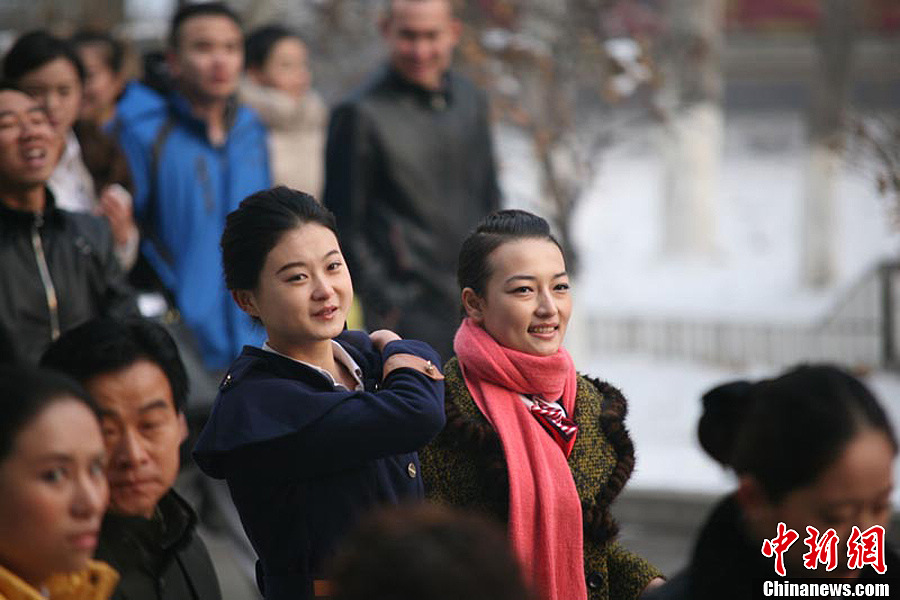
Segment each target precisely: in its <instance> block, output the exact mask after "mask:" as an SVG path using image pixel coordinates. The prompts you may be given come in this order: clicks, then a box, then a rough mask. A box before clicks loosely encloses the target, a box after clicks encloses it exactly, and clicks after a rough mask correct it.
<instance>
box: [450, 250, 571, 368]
mask: <svg viewBox="0 0 900 600" xmlns="http://www.w3.org/2000/svg"><path fill="white" fill-rule="evenodd" d="M488 264H489V265H490V277H489V278H488V280H487V283H486V285H485V289H484V294H483V295H482V296H479V295H478V294H476V293H475V291H474V290H472V289H471V288H466V289H464V290H463V306H464V307H465V309H466V313H467V314H468V316H469V317H471V318H472V319H473V320H474V321H475V322H476V323H478V324H479V325H480V326H481V327H483V328H484V329H485V330H486V331H487V332H488V333H489V334H490V335H491V337H493V338H494V339H495V340H497V342H499V343H500V344H501V345H503V346H506V347H507V348H512V349H513V350H518V351H519V352H525V353H526V354H536V355H539V356H549V355H552V354H555V353H556V352H557V351H558V350H559V348H560V346H562V343H563V338H564V337H565V334H566V326H567V325H568V323H569V316H570V315H571V313H572V298H571V296H570V294H569V276H568V274H567V273H566V263H565V259H564V258H563V255H562V252H560V250H559V247H557V245H556V244H554V243H553V242H552V241H551V240H549V239H546V238H524V239H517V240H514V241H510V242H506V243H504V244H502V245H501V246H499V247H498V248H497V249H496V250H494V251H493V252H491V254H490V256H488Z"/></svg>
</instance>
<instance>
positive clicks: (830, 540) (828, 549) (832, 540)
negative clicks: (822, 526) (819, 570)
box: [803, 525, 841, 571]
mask: <svg viewBox="0 0 900 600" xmlns="http://www.w3.org/2000/svg"><path fill="white" fill-rule="evenodd" d="M806 533H807V534H809V537H807V538H806V539H805V540H803V543H804V544H806V545H807V547H808V548H809V552H807V553H806V554H804V555H803V566H804V567H806V568H807V569H815V568H816V567H817V566H819V563H822V564H823V565H825V570H826V571H834V570H835V569H836V568H837V564H838V549H837V547H838V542H840V541H841V540H840V537H839V536H838V534H837V532H836V531H835V530H834V529H829V530H828V531H826V532H825V533H823V534H822V536H821V537H819V530H818V529H816V528H815V527H810V526H809V525H807V526H806Z"/></svg>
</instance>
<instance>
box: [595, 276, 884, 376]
mask: <svg viewBox="0 0 900 600" xmlns="http://www.w3.org/2000/svg"><path fill="white" fill-rule="evenodd" d="M898 284H900V264H898V263H885V264H882V265H880V266H878V267H876V268H874V269H872V270H870V271H868V272H867V273H866V274H865V275H864V276H863V277H862V278H861V279H860V280H859V281H858V282H857V283H856V284H855V285H854V286H853V287H852V288H851V289H849V290H847V292H846V293H845V294H844V295H843V297H841V298H840V299H839V300H838V302H836V303H835V304H834V306H833V308H832V309H831V310H830V311H829V313H828V314H827V315H825V316H824V318H820V319H818V320H814V321H812V322H807V323H802V324H794V323H786V324H773V323H736V322H733V321H704V320H701V319H676V318H665V317H659V318H655V317H631V318H605V317H603V316H602V315H594V316H592V317H588V331H589V332H590V334H589V338H588V344H589V349H590V351H591V352H592V353H603V352H640V353H649V354H651V355H654V356H659V357H667V358H683V359H690V360H697V361H702V362H708V363H713V364H724V365H744V364H769V365H784V364H791V363H796V362H801V361H831V362H838V363H841V364H845V365H849V366H858V367H879V366H885V367H890V368H897V367H898V363H900V361H898V354H900V352H898V349H897V340H898V339H900V319H898V318H896V315H898V312H897V309H898V308H900V293H895V290H900V288H898Z"/></svg>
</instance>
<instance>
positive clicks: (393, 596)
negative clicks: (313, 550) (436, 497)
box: [332, 504, 533, 600]
mask: <svg viewBox="0 0 900 600" xmlns="http://www.w3.org/2000/svg"><path fill="white" fill-rule="evenodd" d="M332 578H333V583H334V594H333V596H332V597H333V598H334V600H458V599H460V598H465V599H466V600H528V599H529V598H532V597H533V595H532V593H531V592H530V591H529V590H528V588H527V587H526V586H525V584H524V583H523V580H522V575H521V572H520V570H519V565H518V562H517V561H516V559H515V558H514V557H513V555H512V552H511V550H510V547H509V542H508V540H507V537H506V535H505V534H504V533H503V531H502V530H501V529H500V527H499V526H498V525H497V524H496V523H494V522H493V521H488V520H487V519H484V518H482V517H480V516H474V515H471V514H467V513H464V512H460V511H457V510H455V509H450V508H446V507H440V506H434V505H428V504H423V505H419V506H415V507H412V506H405V507H399V508H390V509H386V510H382V511H380V512H377V513H375V514H373V515H371V516H370V517H369V518H368V519H366V520H364V521H363V523H361V524H360V525H359V527H358V528H357V529H356V530H355V531H354V532H353V533H351V534H350V535H349V536H348V537H347V538H346V540H345V541H344V544H343V547H342V549H341V550H339V552H338V554H337V557H336V559H335V565H334V569H333V574H332Z"/></svg>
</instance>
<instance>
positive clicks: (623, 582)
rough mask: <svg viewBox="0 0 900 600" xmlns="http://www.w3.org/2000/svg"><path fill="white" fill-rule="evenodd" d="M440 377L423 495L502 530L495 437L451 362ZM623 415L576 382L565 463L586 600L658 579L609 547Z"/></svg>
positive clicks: (645, 565)
mask: <svg viewBox="0 0 900 600" xmlns="http://www.w3.org/2000/svg"><path fill="white" fill-rule="evenodd" d="M444 375H445V377H446V380H445V382H444V383H445V390H446V397H445V410H446V414H447V425H446V427H445V428H444V430H443V431H442V432H441V433H440V434H439V435H438V437H437V438H435V440H434V441H433V442H432V443H431V444H429V445H428V446H426V447H425V448H424V449H422V450H421V451H420V452H419V458H420V461H421V464H422V476H423V479H424V482H425V490H426V496H427V497H428V498H429V499H431V500H434V501H436V502H439V503H443V504H449V505H453V506H458V507H462V508H465V509H469V510H475V511H478V512H481V513H484V514H486V515H488V516H490V517H493V518H495V519H497V520H498V521H500V522H502V523H506V522H507V519H508V504H509V503H508V498H509V482H508V472H507V468H506V460H505V458H504V454H503V448H502V446H501V443H500V438H499V437H498V435H497V432H496V431H495V430H494V429H493V427H491V425H490V423H488V421H487V419H485V417H484V415H482V414H481V412H480V411H479V409H478V407H477V405H476V404H475V401H474V399H473V398H472V395H471V394H470V393H469V390H468V388H467V387H466V383H465V380H464V379H463V377H462V373H461V371H460V367H459V362H458V361H457V359H456V358H453V359H451V360H450V361H449V362H448V363H447V365H446V367H445V369H444ZM626 412H627V405H626V401H625V398H624V397H623V396H622V394H621V393H620V392H619V391H618V390H617V389H615V388H614V387H612V386H611V385H609V384H608V383H605V382H600V381H598V380H591V379H588V378H587V377H584V376H580V377H579V378H578V392H577V395H576V403H575V414H574V415H573V416H572V417H573V419H574V421H575V422H576V423H577V424H578V427H579V430H578V435H577V437H576V439H575V446H574V448H573V449H572V453H571V454H570V456H569V460H568V462H569V468H570V469H571V471H572V477H573V479H574V480H575V487H576V488H577V490H578V495H579V497H580V499H581V504H582V509H583V517H582V520H583V524H584V565H585V578H586V581H587V587H588V597H589V599H590V600H607V599H609V598H615V599H629V598H637V597H638V596H639V595H640V593H641V591H642V590H643V589H644V588H645V587H646V585H647V584H648V583H649V582H650V580H651V579H653V578H654V577H658V576H660V575H661V573H660V571H659V570H657V569H656V568H655V567H653V566H652V565H651V564H650V563H649V562H647V561H646V560H644V559H643V558H641V557H639V556H637V555H635V554H633V553H632V552H630V551H628V550H626V549H625V548H624V547H622V546H621V545H620V544H619V543H618V542H616V541H615V536H616V534H617V532H618V526H617V524H616V523H615V521H614V520H613V518H612V515H611V514H610V505H611V504H612V501H613V500H614V499H615V497H616V496H617V495H618V494H619V492H621V491H622V488H623V487H624V486H625V483H626V482H627V481H628V478H629V477H630V476H631V472H632V470H633V469H634V446H633V445H632V443H631V438H630V437H629V435H628V432H627V430H626V429H625V425H624V418H625V414H626ZM561 526H565V524H561Z"/></svg>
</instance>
